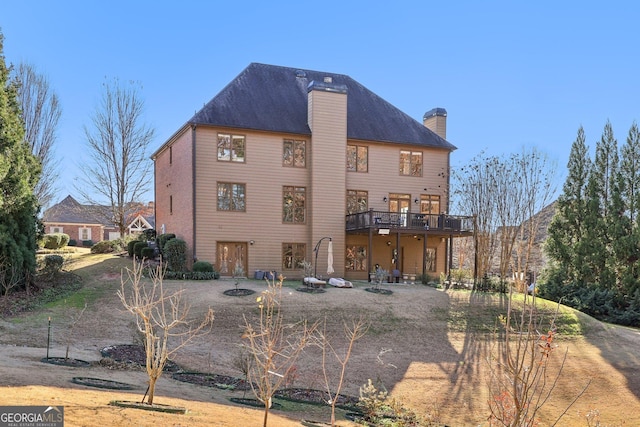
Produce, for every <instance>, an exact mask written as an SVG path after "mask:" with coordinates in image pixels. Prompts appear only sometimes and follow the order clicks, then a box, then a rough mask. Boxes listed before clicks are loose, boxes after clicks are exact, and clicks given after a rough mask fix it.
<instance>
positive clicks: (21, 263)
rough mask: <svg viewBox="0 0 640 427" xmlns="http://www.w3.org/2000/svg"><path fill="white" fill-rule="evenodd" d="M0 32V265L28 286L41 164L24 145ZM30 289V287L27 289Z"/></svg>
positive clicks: (33, 248)
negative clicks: (36, 190)
mask: <svg viewBox="0 0 640 427" xmlns="http://www.w3.org/2000/svg"><path fill="white" fill-rule="evenodd" d="M3 41H4V37H3V35H2V33H0V189H1V191H0V263H2V264H3V265H4V266H5V268H8V270H7V271H11V272H12V274H17V275H18V278H17V279H18V280H19V281H20V282H21V283H22V284H23V285H26V286H28V284H29V278H30V276H31V274H32V273H33V272H34V271H35V251H36V235H37V232H38V224H39V221H38V219H37V214H38V204H37V200H36V198H35V196H34V194H33V189H34V187H35V185H36V183H37V181H38V178H39V173H40V164H39V162H38V160H37V159H36V158H35V157H34V156H33V155H32V154H31V150H30V147H29V146H28V144H26V143H25V142H24V125H23V122H22V119H21V115H20V106H19V103H18V97H17V94H18V92H17V87H16V85H15V83H13V82H11V80H10V78H9V71H10V70H9V68H8V67H7V65H6V63H5V59H4V55H3V52H4V50H3ZM27 289H28V288H27Z"/></svg>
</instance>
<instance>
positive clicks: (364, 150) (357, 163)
mask: <svg viewBox="0 0 640 427" xmlns="http://www.w3.org/2000/svg"><path fill="white" fill-rule="evenodd" d="M347 170H348V171H349V172H367V171H368V170H369V147H367V146H366V145H347Z"/></svg>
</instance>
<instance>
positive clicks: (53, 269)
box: [44, 255, 64, 277]
mask: <svg viewBox="0 0 640 427" xmlns="http://www.w3.org/2000/svg"><path fill="white" fill-rule="evenodd" d="M63 265H64V258H63V257H62V256H61V255H47V256H45V257H44V273H45V274H47V275H48V276H50V277H53V276H55V275H56V274H58V273H59V272H60V270H62V266H63Z"/></svg>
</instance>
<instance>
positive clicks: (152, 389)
mask: <svg viewBox="0 0 640 427" xmlns="http://www.w3.org/2000/svg"><path fill="white" fill-rule="evenodd" d="M156 381H157V378H153V377H150V378H149V393H148V395H147V403H148V404H149V405H153V394H154V393H155V390H156ZM265 425H266V424H265Z"/></svg>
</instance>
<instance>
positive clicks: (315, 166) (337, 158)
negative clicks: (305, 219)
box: [309, 90, 348, 276]
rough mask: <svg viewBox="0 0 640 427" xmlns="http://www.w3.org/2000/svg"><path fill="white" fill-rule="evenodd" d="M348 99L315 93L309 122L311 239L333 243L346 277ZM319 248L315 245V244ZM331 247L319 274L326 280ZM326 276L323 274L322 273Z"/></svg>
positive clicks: (322, 250) (320, 259)
mask: <svg viewBox="0 0 640 427" xmlns="http://www.w3.org/2000/svg"><path fill="white" fill-rule="evenodd" d="M347 96H348V95H345V94H341V93H333V92H324V91H317V90H314V91H311V92H309V102H310V105H312V108H311V111H310V113H309V121H310V126H311V130H312V133H313V141H312V148H313V153H312V154H313V155H312V157H311V165H312V166H311V169H312V183H311V186H312V198H311V213H312V215H311V218H312V219H311V220H312V224H311V239H312V241H313V242H318V241H320V239H321V238H322V237H331V238H332V239H333V250H334V265H333V266H334V269H335V271H336V273H337V275H338V276H343V275H344V256H345V255H344V247H345V231H344V229H345V225H344V218H345V217H344V215H345V211H346V147H347V145H346V143H347V139H346V138H347ZM314 245H315V243H314ZM326 249H327V246H321V247H320V252H319V257H318V274H319V275H320V274H322V275H325V276H326V271H327V255H326V254H327V252H326ZM320 272H322V273H320Z"/></svg>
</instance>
